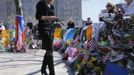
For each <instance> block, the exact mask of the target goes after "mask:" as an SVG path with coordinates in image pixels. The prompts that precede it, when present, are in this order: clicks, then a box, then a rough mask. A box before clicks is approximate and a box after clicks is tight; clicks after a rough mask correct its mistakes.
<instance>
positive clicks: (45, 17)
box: [41, 16, 57, 21]
mask: <svg viewBox="0 0 134 75" xmlns="http://www.w3.org/2000/svg"><path fill="white" fill-rule="evenodd" d="M56 19H57V17H56V16H41V20H51V21H53V20H56Z"/></svg>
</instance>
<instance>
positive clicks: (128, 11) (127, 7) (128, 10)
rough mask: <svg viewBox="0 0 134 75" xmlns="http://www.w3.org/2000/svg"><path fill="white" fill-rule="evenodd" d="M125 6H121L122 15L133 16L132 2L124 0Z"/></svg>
mask: <svg viewBox="0 0 134 75" xmlns="http://www.w3.org/2000/svg"><path fill="white" fill-rule="evenodd" d="M125 2H126V3H125V4H123V5H122V7H123V10H124V15H133V14H134V0H125Z"/></svg>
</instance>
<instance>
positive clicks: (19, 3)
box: [14, 0, 22, 15]
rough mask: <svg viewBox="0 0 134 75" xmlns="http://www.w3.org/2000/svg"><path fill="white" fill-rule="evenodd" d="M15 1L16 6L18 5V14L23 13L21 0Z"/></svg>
mask: <svg viewBox="0 0 134 75" xmlns="http://www.w3.org/2000/svg"><path fill="white" fill-rule="evenodd" d="M14 2H15V7H16V15H22V10H21V2H20V0H14Z"/></svg>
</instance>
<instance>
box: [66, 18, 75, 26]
mask: <svg viewBox="0 0 134 75" xmlns="http://www.w3.org/2000/svg"><path fill="white" fill-rule="evenodd" d="M67 26H68V27H67V29H69V28H74V27H75V23H74V20H73V19H72V18H71V19H70V20H69V22H68V23H67Z"/></svg>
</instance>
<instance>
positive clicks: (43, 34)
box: [38, 26, 55, 75]
mask: <svg viewBox="0 0 134 75" xmlns="http://www.w3.org/2000/svg"><path fill="white" fill-rule="evenodd" d="M38 30H39V34H40V38H41V40H42V49H44V50H46V53H45V55H44V59H43V62H42V67H41V73H43V74H44V75H48V74H47V72H46V67H47V66H48V69H49V75H55V71H54V63H53V50H52V40H53V38H52V35H51V34H52V31H51V29H50V30H49V29H45V27H43V26H39V27H38Z"/></svg>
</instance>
